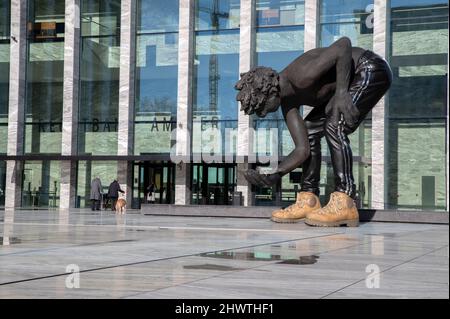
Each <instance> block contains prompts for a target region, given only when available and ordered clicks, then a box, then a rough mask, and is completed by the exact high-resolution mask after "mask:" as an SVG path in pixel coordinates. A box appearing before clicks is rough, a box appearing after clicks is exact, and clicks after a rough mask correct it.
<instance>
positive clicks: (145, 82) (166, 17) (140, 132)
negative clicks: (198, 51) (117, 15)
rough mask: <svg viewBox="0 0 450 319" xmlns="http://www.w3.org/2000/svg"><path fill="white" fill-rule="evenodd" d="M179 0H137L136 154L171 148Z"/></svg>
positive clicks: (174, 121)
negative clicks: (162, 0)
mask: <svg viewBox="0 0 450 319" xmlns="http://www.w3.org/2000/svg"><path fill="white" fill-rule="evenodd" d="M178 4H179V1H177V0H168V1H164V2H161V1H158V0H141V1H139V2H138V25H137V43H136V104H135V109H136V114H135V135H134V136H135V146H134V153H135V154H143V153H169V152H170V148H171V131H172V130H173V129H175V123H176V117H177V84H178V82H177V81H178Z"/></svg>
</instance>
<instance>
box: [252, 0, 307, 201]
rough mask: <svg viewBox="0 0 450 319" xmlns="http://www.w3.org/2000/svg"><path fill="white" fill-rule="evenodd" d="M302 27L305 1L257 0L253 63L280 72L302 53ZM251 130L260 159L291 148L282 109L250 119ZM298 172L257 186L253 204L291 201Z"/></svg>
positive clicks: (293, 196) (285, 152) (284, 153)
mask: <svg viewBox="0 0 450 319" xmlns="http://www.w3.org/2000/svg"><path fill="white" fill-rule="evenodd" d="M304 24H305V1H304V0H280V1H269V0H257V1H256V52H255V59H254V60H255V64H256V65H258V66H266V67H271V68H272V69H274V70H276V71H277V72H281V71H282V70H283V69H284V68H285V67H286V66H287V65H288V64H289V63H291V62H292V61H293V60H294V59H295V58H297V57H299V56H300V55H301V54H302V53H303V51H304V32H305V27H304ZM253 127H254V129H255V138H254V150H255V152H256V153H257V154H258V155H259V156H270V155H272V156H277V155H278V156H279V157H282V156H286V155H288V154H289V153H290V152H291V151H292V150H293V149H294V144H293V142H292V138H291V135H290V133H289V131H288V129H287V126H286V124H285V122H284V119H283V115H282V112H281V108H280V109H279V110H278V111H277V112H274V113H269V114H267V116H266V117H265V118H263V119H261V118H258V117H256V116H253ZM298 171H299V169H297V170H296V171H295V172H293V173H291V174H287V175H285V176H284V177H283V179H282V181H281V185H278V186H277V187H273V188H259V187H256V189H255V191H256V198H255V203H256V205H274V204H282V203H283V202H284V204H287V203H288V202H291V201H294V200H295V192H296V183H294V178H293V176H295V175H296V174H298ZM297 188H298V186H297Z"/></svg>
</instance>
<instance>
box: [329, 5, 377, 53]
mask: <svg viewBox="0 0 450 319" xmlns="http://www.w3.org/2000/svg"><path fill="white" fill-rule="evenodd" d="M343 35H345V36H347V37H349V38H350V39H351V40H352V44H353V46H359V47H362V48H365V49H371V48H372V43H373V0H322V1H320V46H322V47H324V46H329V45H330V44H332V43H333V42H334V41H336V40H337V39H339V38H340V37H342V36H343Z"/></svg>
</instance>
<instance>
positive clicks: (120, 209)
mask: <svg viewBox="0 0 450 319" xmlns="http://www.w3.org/2000/svg"><path fill="white" fill-rule="evenodd" d="M126 207H127V201H126V200H125V199H123V198H119V199H118V200H117V202H116V213H120V214H125V211H126Z"/></svg>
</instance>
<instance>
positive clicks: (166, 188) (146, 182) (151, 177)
mask: <svg viewBox="0 0 450 319" xmlns="http://www.w3.org/2000/svg"><path fill="white" fill-rule="evenodd" d="M152 184H153V196H152V197H149V196H148V189H149V186H150V185H152ZM174 196H175V165H174V164H173V163H169V162H140V163H136V164H135V165H134V191H133V207H135V208H140V206H141V204H147V203H148V204H150V203H152V204H173V203H174V199H175V197H174Z"/></svg>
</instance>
